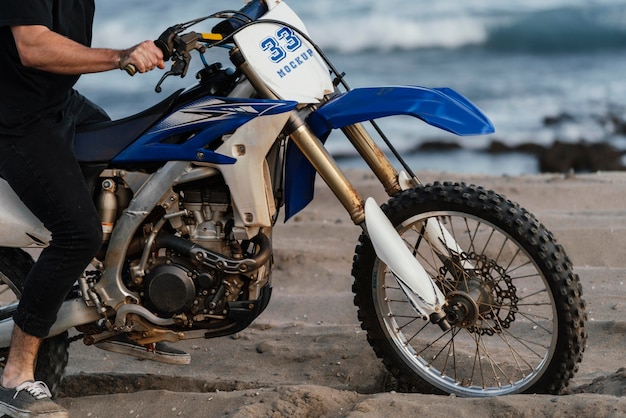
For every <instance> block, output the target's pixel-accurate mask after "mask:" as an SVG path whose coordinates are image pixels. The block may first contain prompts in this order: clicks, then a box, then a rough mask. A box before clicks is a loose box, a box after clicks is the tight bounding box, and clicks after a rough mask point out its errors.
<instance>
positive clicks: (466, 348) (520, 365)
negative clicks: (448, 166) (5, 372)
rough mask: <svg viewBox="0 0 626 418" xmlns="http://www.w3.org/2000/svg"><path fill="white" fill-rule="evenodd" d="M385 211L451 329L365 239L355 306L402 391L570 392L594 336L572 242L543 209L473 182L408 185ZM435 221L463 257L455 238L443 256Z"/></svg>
mask: <svg viewBox="0 0 626 418" xmlns="http://www.w3.org/2000/svg"><path fill="white" fill-rule="evenodd" d="M382 209H383V211H384V212H385V214H386V215H387V216H388V217H389V219H390V220H391V222H392V223H393V225H394V226H395V227H396V229H397V230H398V232H399V233H400V235H401V236H402V238H403V240H404V241H405V243H406V244H407V246H408V247H409V248H410V249H411V251H412V252H413V254H414V255H415V256H416V258H417V259H418V260H419V261H420V263H421V264H422V266H423V267H424V268H425V269H426V271H427V272H428V274H429V276H430V277H431V278H433V280H434V282H435V283H436V284H437V285H438V286H439V288H440V290H441V291H442V292H443V294H444V295H445V296H446V302H447V308H446V313H447V314H448V315H447V317H448V318H449V321H450V322H451V325H452V329H451V330H449V331H446V332H444V331H442V330H441V329H440V327H439V326H438V325H434V324H431V323H430V322H428V321H425V320H423V318H422V317H421V315H420V314H419V313H418V312H416V311H415V310H414V309H413V308H412V306H411V304H410V303H409V302H408V300H407V298H406V296H405V294H404V293H403V291H402V290H401V288H400V286H399V285H398V282H397V280H396V278H395V276H394V275H393V274H392V273H391V272H390V270H389V269H388V268H387V266H386V265H385V264H384V263H383V262H382V261H381V260H379V259H378V258H377V257H376V254H375V252H374V249H373V246H372V244H371V242H370V240H369V238H368V237H367V235H365V234H362V235H361V237H360V239H359V244H358V245H357V247H356V255H355V257H354V263H353V269H352V274H353V276H354V279H355V281H354V285H353V291H354V293H355V298H354V302H355V304H356V306H357V307H358V308H359V311H358V315H359V320H360V321H361V326H362V328H363V329H364V330H366V331H367V338H368V341H369V343H370V345H371V346H372V347H373V348H374V351H375V352H376V354H377V355H378V357H380V358H382V360H383V363H384V364H385V366H386V368H387V369H388V370H389V371H390V372H391V373H392V374H393V375H394V376H395V377H396V380H397V383H398V389H399V390H402V391H422V392H434V393H452V394H456V395H459V396H476V397H480V396H495V395H507V394H513V393H522V392H542V393H553V394H557V393H561V392H562V391H563V390H564V389H565V388H566V387H567V385H568V382H569V380H570V379H571V378H572V377H573V375H574V373H575V372H576V371H577V368H578V363H579V362H580V361H581V359H582V355H583V351H584V347H585V341H586V332H585V321H586V314H585V304H584V301H583V299H582V288H581V285H580V282H579V278H578V276H577V275H576V274H574V273H573V271H572V264H571V262H570V260H569V258H568V257H567V255H566V254H565V252H564V250H563V248H562V247H561V246H560V245H558V244H557V243H556V241H555V239H554V237H553V236H552V234H551V233H550V232H549V231H547V230H546V229H545V227H544V226H543V225H541V224H540V223H539V222H538V221H537V220H536V219H535V218H534V217H533V215H531V214H530V213H528V212H527V211H526V210H524V209H522V208H521V207H520V206H518V205H517V204H515V203H512V202H510V201H508V200H506V199H505V198H504V197H502V196H500V195H498V194H496V193H494V192H492V191H487V190H485V189H482V188H480V187H476V186H467V185H465V184H463V183H434V184H432V185H425V186H420V187H416V188H414V189H410V190H406V191H404V192H401V193H399V194H398V195H397V196H395V197H394V198H392V199H391V200H390V201H389V202H388V204H386V205H383V206H382ZM425 221H428V222H433V223H435V225H437V228H439V225H444V226H445V229H446V230H447V232H448V233H449V234H450V235H451V236H452V237H453V238H454V240H455V241H456V243H457V244H458V245H459V246H460V248H461V252H458V251H457V252H455V251H452V250H450V249H449V247H452V245H450V244H448V245H447V246H445V247H444V248H446V251H447V253H446V254H442V252H441V250H440V251H439V252H437V251H436V250H435V248H434V246H433V245H431V244H430V243H429V242H428V240H427V239H426V237H425V235H424V229H423V226H424V225H425ZM436 222H439V223H436ZM440 239H441V238H440ZM440 248H441V246H440Z"/></svg>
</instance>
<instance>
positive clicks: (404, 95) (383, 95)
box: [285, 86, 494, 220]
mask: <svg viewBox="0 0 626 418" xmlns="http://www.w3.org/2000/svg"><path fill="white" fill-rule="evenodd" d="M394 115H409V116H414V117H416V118H419V119H421V120H423V121H424V122H426V123H428V124H429V125H432V126H435V127H437V128H440V129H443V130H445V131H448V132H452V133H454V134H456V135H462V136H466V135H485V134H490V133H493V132H494V128H493V125H492V124H491V122H490V121H489V119H488V118H487V116H485V115H484V114H483V113H482V112H481V111H480V109H478V108H477V107H476V106H475V105H474V104H472V103H471V102H470V101H469V100H467V99H466V98H465V97H463V96H462V95H461V94H459V93H457V92H456V91H454V90H452V89H449V88H434V89H429V88H425V87H417V86H387V87H366V88H358V89H354V90H350V91H348V92H345V93H342V94H340V95H338V96H336V97H334V98H333V99H332V100H330V101H329V102H327V103H325V104H324V105H323V106H322V107H320V108H319V109H318V110H317V111H315V112H314V113H312V114H311V115H309V117H308V119H307V123H308V124H309V126H310V127H311V129H312V130H313V132H314V133H315V134H316V135H317V136H318V138H322V139H323V140H325V139H326V138H327V137H328V135H329V134H330V132H331V131H332V130H333V129H339V128H343V127H345V126H349V125H352V124H355V123H359V122H364V121H369V120H374V119H379V118H383V117H387V116H394ZM287 152H288V157H287V167H286V171H287V173H286V174H287V175H286V184H285V220H287V219H289V218H290V217H291V216H293V215H295V214H296V213H298V212H299V211H300V210H302V209H303V208H304V207H306V205H308V204H309V202H310V201H311V200H312V199H313V189H314V183H315V173H316V172H315V169H314V168H313V167H312V166H311V164H310V163H309V162H308V161H307V160H306V158H304V156H303V155H302V153H301V152H300V150H299V149H297V147H295V146H293V144H291V143H290V144H289V147H288V149H287Z"/></svg>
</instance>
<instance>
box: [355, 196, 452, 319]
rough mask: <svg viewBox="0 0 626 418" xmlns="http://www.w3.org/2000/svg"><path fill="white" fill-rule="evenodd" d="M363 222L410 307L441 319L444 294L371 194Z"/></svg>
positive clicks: (366, 203)
mask: <svg viewBox="0 0 626 418" xmlns="http://www.w3.org/2000/svg"><path fill="white" fill-rule="evenodd" d="M365 224H366V227H367V233H368V236H369V238H370V241H371V242H372V245H373V246H374V250H375V251H376V255H377V256H378V258H379V259H380V260H381V261H382V262H383V263H385V264H386V265H387V267H389V269H391V271H392V272H393V274H394V275H395V276H396V278H397V279H398V282H399V283H400V286H401V287H402V290H403V291H404V293H405V294H406V296H407V297H408V298H409V300H410V302H411V304H412V305H413V307H414V308H415V309H417V310H418V311H419V312H420V313H422V314H423V315H424V316H427V317H429V318H430V319H431V320H433V319H434V318H442V317H443V310H442V305H443V304H444V303H445V297H444V296H443V294H442V293H441V291H440V290H439V288H438V287H437V286H436V285H435V283H433V281H432V280H431V278H430V277H429V276H428V273H427V272H426V270H424V267H422V265H421V264H420V263H419V261H417V259H416V258H415V257H414V256H413V254H412V253H411V251H410V250H409V249H408V248H407V246H406V244H405V243H404V241H403V240H402V238H401V237H400V235H398V231H396V229H395V228H394V227H393V225H392V224H391V222H390V221H389V219H387V216H385V214H384V212H383V211H382V210H381V209H380V207H379V206H378V203H376V201H375V200H374V199H372V198H371V197H370V198H368V199H367V200H366V201H365ZM433 314H434V316H433ZM437 322H439V321H438V320H437Z"/></svg>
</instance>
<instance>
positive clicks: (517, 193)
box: [58, 171, 626, 418]
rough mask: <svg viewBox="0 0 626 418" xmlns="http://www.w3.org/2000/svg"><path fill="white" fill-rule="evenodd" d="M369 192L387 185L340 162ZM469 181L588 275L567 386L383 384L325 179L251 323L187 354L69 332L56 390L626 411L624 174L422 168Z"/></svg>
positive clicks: (133, 405) (172, 401)
mask: <svg viewBox="0 0 626 418" xmlns="http://www.w3.org/2000/svg"><path fill="white" fill-rule="evenodd" d="M348 175H349V177H350V178H351V179H352V180H353V181H354V183H355V185H356V186H357V188H358V190H359V191H360V192H361V193H362V195H363V196H374V197H375V198H376V199H377V200H378V201H379V203H382V202H383V201H384V200H386V198H385V196H384V192H383V191H382V189H381V188H380V186H379V185H378V183H377V182H376V181H375V180H374V179H372V178H371V176H370V175H368V174H366V173H364V172H359V171H353V172H349V173H348ZM418 175H419V177H420V178H421V179H422V181H424V182H431V181H434V180H455V181H459V180H462V181H465V182H467V183H474V184H479V185H482V186H485V187H487V188H490V189H493V190H496V191H498V192H499V193H502V194H504V195H505V196H507V197H508V198H510V199H511V200H514V201H517V202H519V203H520V204H521V205H522V206H524V207H525V208H527V209H528V210H530V211H531V212H533V213H534V214H535V215H536V216H537V217H538V218H539V219H540V220H541V221H542V222H543V223H544V224H545V225H546V226H547V227H548V229H550V230H551V231H552V232H553V233H554V235H555V236H556V238H557V240H558V241H559V242H560V243H561V244H562V245H563V246H564V247H565V249H566V251H567V253H568V255H569V256H570V258H571V259H572V261H573V263H574V268H575V271H576V272H577V273H578V274H579V275H580V277H581V281H582V284H583V290H584V298H585V300H586V302H587V307H588V315H589V321H588V327H587V328H588V334H589V339H588V344H587V348H586V351H585V355H584V359H583V362H582V364H581V365H580V370H579V372H578V374H577V375H576V377H575V379H573V380H572V382H571V384H570V388H569V392H568V394H566V395H561V396H554V395H533V394H530V395H511V396H503V397H498V398H489V399H467V398H460V397H454V396H443V395H426V394H406V393H396V392H394V391H390V390H389V388H390V387H391V386H390V382H391V378H390V375H389V373H388V372H387V371H386V370H385V369H384V367H383V366H382V364H381V362H380V361H379V359H377V358H376V356H375V355H374V353H373V350H372V349H371V348H370V346H369V345H368V343H367V341H366V338H365V332H364V331H362V330H361V329H360V325H359V322H358V320H357V315H356V308H355V307H354V305H353V302H352V298H353V295H352V292H351V285H352V277H351V276H350V268H351V263H352V255H353V251H354V246H355V244H356V240H357V238H358V236H359V234H360V229H359V228H358V227H356V226H354V225H353V224H352V223H351V221H350V219H349V217H348V215H347V214H346V213H345V211H344V210H343V208H342V207H340V205H339V204H338V203H337V202H336V200H335V199H334V198H333V197H332V195H331V193H330V192H329V191H328V190H327V189H326V187H325V185H323V184H322V183H321V182H318V188H317V190H316V198H315V200H314V202H313V203H312V204H311V205H310V206H309V207H308V208H307V209H305V210H304V211H303V212H301V213H300V214H298V215H297V217H296V218H295V219H292V220H291V221H289V222H288V223H287V224H282V223H281V224H280V225H279V226H277V228H276V230H275V239H274V250H275V256H276V268H275V271H274V275H273V285H274V292H273V296H272V301H271V302H270V305H269V307H268V308H267V310H266V311H265V312H264V313H263V314H262V315H261V316H260V317H259V318H258V319H257V320H256V321H255V322H254V323H253V324H252V326H250V327H249V328H248V329H246V330H244V331H242V332H240V333H238V334H236V335H233V336H229V337H222V338H218V339H211V340H191V341H184V342H180V343H178V344H177V345H176V346H177V347H178V348H182V349H185V350H188V351H189V352H190V353H191V355H192V362H191V364H190V365H188V366H172V365H165V364H159V363H153V362H150V361H141V360H136V359H134V358H130V357H125V356H122V355H118V354H114V353H109V352H106V351H101V350H99V349H97V348H94V347H86V346H84V345H83V344H82V342H80V341H78V342H74V343H73V344H72V345H71V347H70V365H69V366H68V369H67V377H66V381H65V384H64V387H63V391H62V394H61V396H60V397H59V399H58V402H59V403H60V404H62V405H64V406H65V407H67V408H68V409H69V410H70V413H71V416H72V417H92V418H96V417H178V416H180V417H240V418H243V417H255V418H256V417H272V418H279V417H393V416H395V417H409V416H432V417H440V416H457V417H478V416H480V417H487V416H489V417H574V416H576V417H623V416H626V397H625V394H626V369H625V368H624V367H625V366H626V364H625V363H626V362H625V356H624V354H625V352H626V332H625V331H626V320H625V319H624V315H625V314H626V286H625V285H624V282H625V276H626V274H625V270H626V257H625V256H624V254H625V253H626V251H625V249H626V173H621V172H603V173H593V174H577V175H569V176H565V175H561V174H542V175H529V176H520V177H494V176H478V175H470V176H466V175H463V176H461V175H458V174H450V173H435V172H424V173H418Z"/></svg>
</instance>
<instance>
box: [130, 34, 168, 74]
mask: <svg viewBox="0 0 626 418" xmlns="http://www.w3.org/2000/svg"><path fill="white" fill-rule="evenodd" d="M128 65H133V66H134V67H135V68H136V69H137V71H139V72H140V73H145V72H148V71H150V70H153V69H154V68H155V67H159V68H160V69H164V68H165V63H164V62H163V52H161V50H160V49H159V48H158V47H157V46H156V45H155V44H154V42H152V41H143V42H142V43H140V44H138V45H135V46H134V47H132V48H129V49H126V50H124V51H122V53H121V54H120V55H119V62H118V66H119V68H120V69H122V70H123V69H125V68H126V67H127V66H128Z"/></svg>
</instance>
